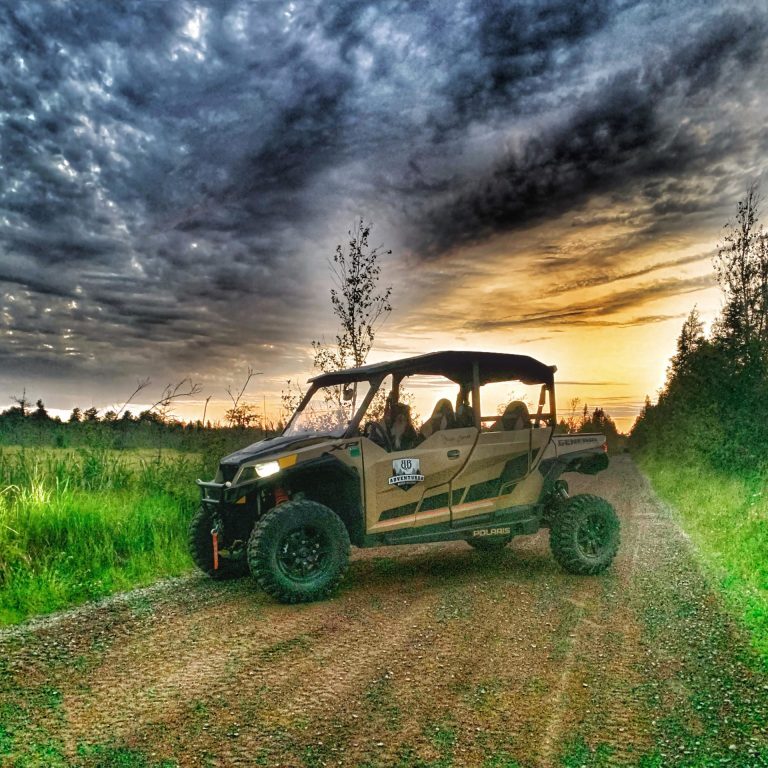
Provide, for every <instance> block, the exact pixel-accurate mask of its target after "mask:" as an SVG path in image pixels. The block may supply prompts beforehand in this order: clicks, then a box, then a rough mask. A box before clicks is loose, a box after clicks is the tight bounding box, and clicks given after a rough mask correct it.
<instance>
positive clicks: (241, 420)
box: [224, 365, 262, 428]
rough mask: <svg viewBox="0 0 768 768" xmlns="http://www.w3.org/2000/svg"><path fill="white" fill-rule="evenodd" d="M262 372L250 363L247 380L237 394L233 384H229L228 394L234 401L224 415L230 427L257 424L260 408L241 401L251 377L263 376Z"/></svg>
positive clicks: (244, 426)
mask: <svg viewBox="0 0 768 768" xmlns="http://www.w3.org/2000/svg"><path fill="white" fill-rule="evenodd" d="M261 374H262V372H261V371H254V370H253V368H251V366H250V365H249V366H248V372H247V375H246V377H245V382H244V383H243V386H242V387H241V388H240V391H239V392H237V394H235V392H234V391H233V389H232V387H231V385H230V386H227V394H228V395H229V399H230V400H231V401H232V407H231V408H230V409H229V410H228V411H227V412H226V413H225V414H224V417H225V418H226V419H227V422H228V423H229V426H230V427H240V428H246V427H252V426H254V425H255V423H256V421H257V419H258V409H257V408H256V406H255V405H251V404H249V403H243V402H241V401H242V399H243V395H244V394H245V390H246V389H247V388H248V385H249V384H250V383H251V379H252V378H253V377H254V376H261Z"/></svg>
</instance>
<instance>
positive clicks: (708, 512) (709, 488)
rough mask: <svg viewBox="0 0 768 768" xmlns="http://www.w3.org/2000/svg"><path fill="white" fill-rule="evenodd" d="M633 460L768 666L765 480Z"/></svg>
mask: <svg viewBox="0 0 768 768" xmlns="http://www.w3.org/2000/svg"><path fill="white" fill-rule="evenodd" d="M637 458H638V461H639V464H640V466H641V467H642V468H643V470H645V472H646V473H647V474H648V476H649V478H650V480H651V483H652V484H653V487H654V489H655V490H656V492H657V493H658V494H659V495H660V496H661V497H662V498H663V499H664V500H665V501H667V502H668V503H669V504H670V505H672V507H673V508H674V509H675V510H676V511H677V512H678V514H679V515H680V517H681V522H682V524H683V527H684V529H685V530H686V532H687V533H688V534H689V535H690V536H691V539H692V540H693V541H694V543H695V544H696V546H697V549H698V550H699V552H700V553H701V554H702V556H703V558H704V561H705V564H706V565H707V566H709V569H710V571H711V573H712V574H714V575H715V577H716V578H717V579H718V580H719V582H720V584H721V586H722V589H723V593H724V595H725V597H726V599H727V600H728V602H729V603H730V604H731V605H732V606H733V607H734V608H735V609H736V610H737V611H738V612H739V613H740V614H741V615H742V616H743V618H744V621H745V623H746V625H747V627H748V628H749V630H750V632H751V635H752V638H753V641H754V645H755V647H756V649H757V650H758V652H759V653H760V655H761V656H762V657H763V659H764V660H765V661H766V662H768V477H766V476H765V475H763V474H761V473H755V474H752V475H744V476H742V477H739V476H735V475H733V474H727V473H725V472H716V471H714V470H711V469H707V470H704V471H703V470H702V469H701V467H697V466H695V465H685V464H680V463H672V462H670V461H669V460H668V459H665V458H660V457H657V456H654V455H653V454H650V453H648V452H643V453H641V454H640V455H639V456H638V457H637Z"/></svg>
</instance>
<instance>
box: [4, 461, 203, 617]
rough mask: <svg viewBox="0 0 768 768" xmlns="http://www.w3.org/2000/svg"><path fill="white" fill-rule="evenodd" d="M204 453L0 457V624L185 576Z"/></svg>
mask: <svg viewBox="0 0 768 768" xmlns="http://www.w3.org/2000/svg"><path fill="white" fill-rule="evenodd" d="M210 473H211V470H210V468H209V467H208V466H206V461H205V460H204V459H203V458H202V457H201V456H200V455H199V454H180V453H165V454H159V453H157V452H154V453H153V452H151V451H143V452H142V451H130V452H114V451H108V450H106V449H103V448H102V449H88V448H82V449H79V450H77V451H71V450H70V451H63V450H61V451H56V450H37V449H35V450H27V449H21V450H18V449H16V450H13V449H7V448H6V449H4V450H2V451H0V624H9V623H16V622H18V621H21V620H23V619H26V618H28V617H30V616H33V615H36V614H42V613H49V612H51V611H55V610H57V609H60V608H63V607H66V606H69V605H76V604H78V603H82V602H84V601H86V600H91V599H94V598H98V597H102V596H104V595H108V594H111V593H113V592H115V591H118V590H121V589H127V588H129V587H132V586H136V585H142V584H147V583H149V582H151V581H154V580H156V579H157V578H159V577H164V576H173V575H178V574H181V573H183V572H184V571H187V570H189V569H190V567H191V561H190V558H189V555H188V554H187V548H186V528H187V524H188V520H189V518H190V517H191V515H192V513H193V511H194V508H195V506H196V504H197V488H196V486H195V485H194V479H195V478H196V477H199V476H201V475H205V474H210Z"/></svg>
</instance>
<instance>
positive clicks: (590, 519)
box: [576, 512, 611, 559]
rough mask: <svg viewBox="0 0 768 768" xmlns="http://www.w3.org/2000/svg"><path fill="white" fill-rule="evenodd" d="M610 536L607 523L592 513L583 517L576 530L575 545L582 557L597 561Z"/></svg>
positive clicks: (601, 517)
mask: <svg viewBox="0 0 768 768" xmlns="http://www.w3.org/2000/svg"><path fill="white" fill-rule="evenodd" d="M610 536H611V531H610V527H609V525H608V521H607V520H606V519H605V518H604V517H603V516H602V515H600V514H598V513H597V512H593V513H591V514H589V515H586V516H585V517H584V519H583V520H582V521H581V523H580V525H579V527H578V529H577V530H576V544H577V545H578V547H579V550H580V551H581V554H582V555H583V556H584V557H587V558H590V559H597V558H598V557H600V555H601V554H602V553H603V550H604V549H605V547H606V545H607V544H608V541H609V540H610Z"/></svg>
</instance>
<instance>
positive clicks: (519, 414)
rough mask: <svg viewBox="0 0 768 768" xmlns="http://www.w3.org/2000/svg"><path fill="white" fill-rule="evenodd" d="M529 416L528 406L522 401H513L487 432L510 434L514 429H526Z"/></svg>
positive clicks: (528, 425)
mask: <svg viewBox="0 0 768 768" xmlns="http://www.w3.org/2000/svg"><path fill="white" fill-rule="evenodd" d="M530 426H531V416H530V414H529V413H528V406H527V405H526V404H525V403H524V402H523V401H522V400H513V401H512V402H511V403H510V404H509V405H508V406H507V407H506V408H505V409H504V412H503V413H502V414H501V416H499V418H498V419H496V421H494V422H493V424H492V425H491V426H490V428H489V429H488V431H489V432H511V431H512V430H515V429H528V427H530Z"/></svg>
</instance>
